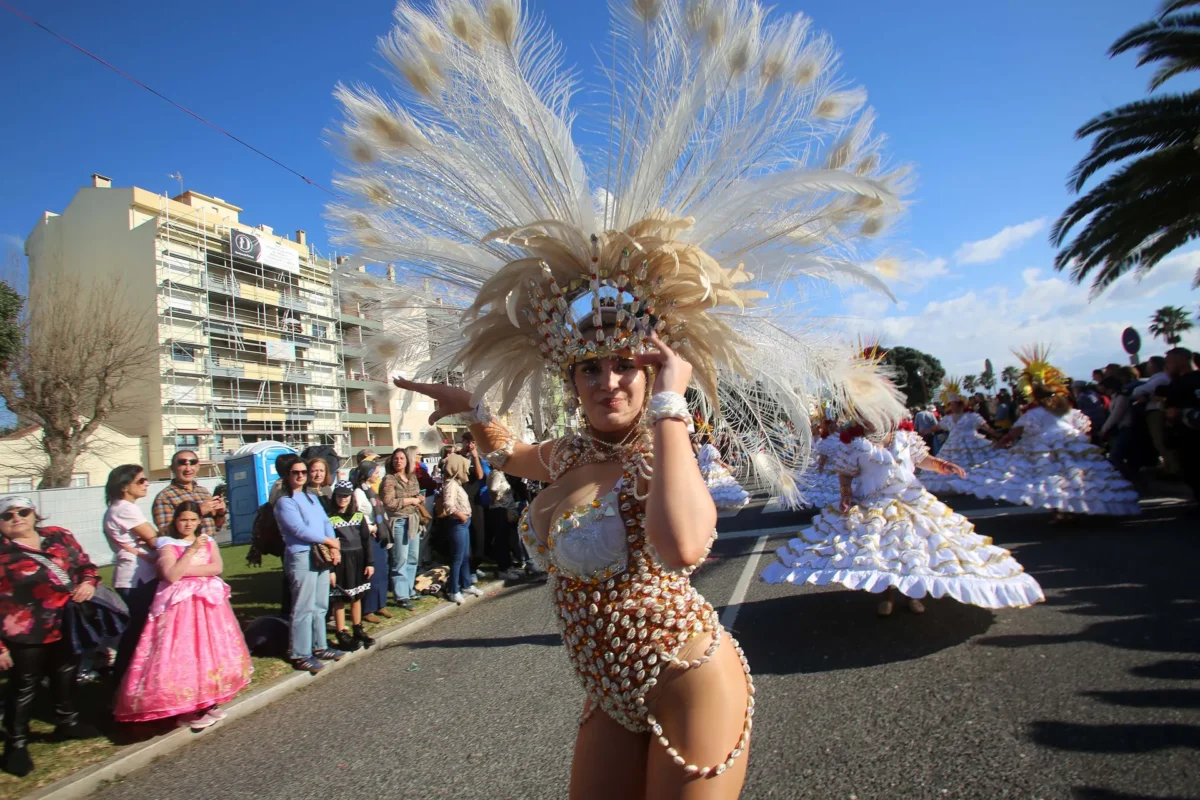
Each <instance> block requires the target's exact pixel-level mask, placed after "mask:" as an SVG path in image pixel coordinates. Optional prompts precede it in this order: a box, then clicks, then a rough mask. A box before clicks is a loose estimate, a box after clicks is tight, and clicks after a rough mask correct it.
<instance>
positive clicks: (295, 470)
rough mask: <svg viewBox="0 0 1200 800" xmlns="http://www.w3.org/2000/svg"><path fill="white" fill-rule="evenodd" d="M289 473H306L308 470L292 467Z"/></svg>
mask: <svg viewBox="0 0 1200 800" xmlns="http://www.w3.org/2000/svg"><path fill="white" fill-rule="evenodd" d="M290 474H292V475H307V474H308V470H306V469H294V470H292V471H291V473H290Z"/></svg>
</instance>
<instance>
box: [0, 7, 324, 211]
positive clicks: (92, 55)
mask: <svg viewBox="0 0 1200 800" xmlns="http://www.w3.org/2000/svg"><path fill="white" fill-rule="evenodd" d="M0 7H3V8H4V9H6V10H8V11H10V12H12V13H13V14H14V15H16V16H18V17H20V18H21V19H23V20H25V21H26V22H28V23H29V24H31V25H33V26H35V27H37V28H40V29H42V30H43V31H45V32H46V33H48V34H50V35H51V36H53V37H54V38H55V39H58V40H59V41H61V42H63V43H64V44H67V45H70V46H71V47H73V48H74V49H75V50H78V51H79V52H80V53H83V54H84V55H85V56H87V57H88V58H90V59H92V60H93V61H96V62H98V63H100V64H102V65H104V66H105V67H107V68H108V69H110V70H112V71H113V72H115V73H117V74H118V75H120V76H121V77H122V78H124V79H125V80H127V81H129V82H130V83H133V84H135V85H137V86H140V87H141V88H143V89H145V90H146V91H147V92H150V94H152V95H154V96H155V97H157V98H159V99H160V100H164V101H166V102H167V103H170V104H171V105H173V106H175V108H177V109H179V110H180V111H182V112H183V113H185V114H187V115H188V116H191V117H194V118H195V119H198V120H199V121H200V122H203V123H204V124H205V125H207V126H209V127H210V128H212V129H213V130H215V131H217V132H218V133H220V134H221V135H223V136H227V137H229V138H230V139H232V140H233V141H235V142H237V143H238V144H240V145H241V146H242V147H245V148H246V149H248V150H250V151H251V152H253V153H256V154H257V155H259V156H262V157H263V158H265V159H266V160H267V161H270V162H271V163H272V164H275V165H276V166H278V167H282V168H283V169H285V170H287V171H288V172H290V173H292V174H293V175H295V176H296V177H297V178H299V179H300V180H302V181H304V182H305V183H307V184H308V185H309V186H314V187H316V188H318V189H320V190H321V191H323V192H325V193H326V194H328V195H330V196H331V197H340V196H341V195H339V194H338V193H337V192H335V191H333V190H332V189H330V188H328V187H326V186H324V185H323V184H321V183H318V182H317V181H314V180H313V179H312V178H309V177H308V176H307V175H305V174H303V173H302V172H300V171H299V170H295V169H292V168H291V167H289V166H288V165H287V164H285V163H283V162H282V161H280V160H279V159H277V158H275V157H273V156H271V155H270V154H268V153H265V152H263V151H262V150H260V149H258V148H257V147H255V146H254V145H252V144H250V143H249V142H247V141H246V140H245V139H241V138H239V137H238V136H235V135H234V134H232V133H230V132H229V131H227V130H225V129H224V128H222V127H221V126H220V125H217V124H216V123H214V122H212V121H211V120H209V119H207V118H205V117H204V116H202V115H200V114H197V113H196V112H195V111H192V110H191V109H190V108H188V107H187V106H185V105H183V104H181V103H177V102H175V101H174V100H172V99H171V98H169V97H167V96H166V95H165V94H163V93H162V92H160V91H158V90H157V89H155V88H154V87H152V86H148V85H147V84H145V83H143V82H142V81H140V80H138V79H137V78H135V77H134V76H133V75H130V74H129V73H128V72H126V71H124V70H123V69H121V68H120V67H117V66H115V65H113V64H110V63H109V62H108V61H105V60H104V59H103V58H101V57H100V56H98V55H96V54H95V53H93V52H92V51H90V50H88V49H87V48H86V47H83V46H82V45H79V44H76V43H75V42H73V41H71V40H70V39H68V38H67V37H65V36H63V35H62V34H60V33H57V32H56V31H53V30H51V29H50V28H48V27H47V26H45V25H43V24H42V23H41V22H39V21H38V20H36V19H34V18H33V17H31V16H29V15H28V14H26V13H25V12H23V11H21V10H20V9H17V8H14V7H13V6H12V5H10V4H9V3H8V2H6V0H0Z"/></svg>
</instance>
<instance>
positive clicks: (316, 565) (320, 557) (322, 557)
mask: <svg viewBox="0 0 1200 800" xmlns="http://www.w3.org/2000/svg"><path fill="white" fill-rule="evenodd" d="M296 508H297V510H299V512H300V519H302V520H304V525H305V527H307V526H308V517H306V516H304V506H302V505H300V502H299V501H296ZM308 558H309V566H310V568H311V569H312V570H313V571H315V572H323V571H325V570H327V569H333V566H334V565H333V548H332V547H330V546H329V545H327V544H325V543H324V542H317V543H316V544H314V545H312V547H311V548H309V551H308Z"/></svg>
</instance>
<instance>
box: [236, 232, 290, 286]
mask: <svg viewBox="0 0 1200 800" xmlns="http://www.w3.org/2000/svg"><path fill="white" fill-rule="evenodd" d="M229 248H230V250H232V252H233V255H234V257H235V258H244V259H247V260H249V261H257V262H258V263H259V264H262V265H264V266H267V267H274V268H275V269H281V270H283V271H284V272H290V273H292V274H293V275H299V274H300V254H299V253H297V252H296V251H295V250H293V249H292V248H290V247H287V246H285V245H282V244H276V243H275V242H272V241H271V240H270V239H267V238H266V237H264V236H258V235H257V234H253V233H249V232H248V231H239V230H236V229H235V230H231V231H230V232H229Z"/></svg>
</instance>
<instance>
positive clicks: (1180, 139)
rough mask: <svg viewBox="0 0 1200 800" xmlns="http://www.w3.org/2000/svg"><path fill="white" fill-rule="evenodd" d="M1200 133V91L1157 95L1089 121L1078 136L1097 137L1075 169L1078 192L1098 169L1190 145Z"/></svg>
mask: <svg viewBox="0 0 1200 800" xmlns="http://www.w3.org/2000/svg"><path fill="white" fill-rule="evenodd" d="M1197 133H1200V93H1193V94H1178V95H1171V96H1169V97H1155V98H1151V99H1148V100H1138V101H1136V102H1133V103H1127V104H1125V105H1123V106H1119V107H1118V108H1114V109H1112V110H1111V111H1106V112H1104V113H1103V114H1100V115H1099V116H1097V117H1094V118H1093V119H1091V120H1088V121H1087V122H1086V123H1084V124H1083V125H1082V126H1080V128H1079V130H1078V131H1076V132H1075V137H1076V138H1078V139H1083V138H1085V137H1088V136H1093V135H1094V136H1096V139H1095V140H1094V141H1093V142H1092V148H1091V150H1090V151H1089V152H1088V154H1087V155H1086V156H1084V157H1083V159H1081V160H1080V162H1079V164H1078V165H1076V167H1075V169H1074V170H1072V172H1071V176H1070V179H1069V181H1068V184H1067V185H1068V187H1069V188H1070V189H1071V190H1072V191H1075V192H1078V191H1080V190H1081V189H1082V188H1083V185H1084V184H1085V183H1086V182H1087V179H1088V178H1090V177H1091V176H1092V175H1093V174H1095V173H1096V172H1097V171H1099V170H1101V169H1103V168H1105V167H1107V166H1110V165H1112V164H1115V163H1117V162H1119V161H1122V160H1124V159H1126V158H1129V157H1130V156H1134V155H1137V154H1138V153H1143V152H1149V151H1152V150H1158V149H1161V148H1164V147H1172V146H1174V145H1179V144H1187V143H1190V142H1192V140H1193V139H1195V137H1196V135H1197Z"/></svg>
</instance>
